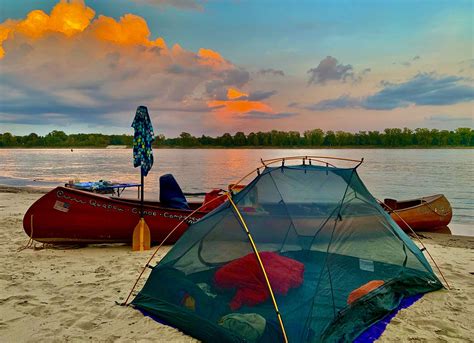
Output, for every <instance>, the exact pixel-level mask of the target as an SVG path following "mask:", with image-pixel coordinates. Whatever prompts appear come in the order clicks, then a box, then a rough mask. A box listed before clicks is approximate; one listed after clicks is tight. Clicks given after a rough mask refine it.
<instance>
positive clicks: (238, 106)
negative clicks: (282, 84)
mask: <svg viewBox="0 0 474 343" xmlns="http://www.w3.org/2000/svg"><path fill="white" fill-rule="evenodd" d="M246 96H248V94H246V93H243V92H241V91H239V90H238V89H235V88H229V89H227V99H228V100H212V101H208V102H207V105H208V106H209V108H211V109H212V111H213V112H215V113H218V114H221V115H227V116H228V115H233V114H245V113H248V112H252V111H257V112H264V113H269V114H271V113H273V110H272V108H271V107H270V106H269V105H267V104H266V103H264V102H262V101H252V100H239V99H240V98H242V97H246Z"/></svg>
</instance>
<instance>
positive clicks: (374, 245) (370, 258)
mask: <svg viewBox="0 0 474 343" xmlns="http://www.w3.org/2000/svg"><path fill="white" fill-rule="evenodd" d="M300 161H301V160H300ZM273 162H275V160H273ZM286 162H287V163H286V164H287V165H285V160H281V163H280V162H279V163H278V165H276V166H275V165H274V164H273V165H266V166H265V168H262V170H261V171H260V172H259V173H258V175H257V176H256V177H255V179H254V180H253V181H251V182H250V183H249V184H248V185H247V186H246V187H245V188H244V189H243V190H242V191H240V192H239V193H237V194H234V195H232V197H231V201H227V202H226V203H224V204H223V205H221V206H220V207H218V208H217V209H215V210H214V211H213V212H211V213H210V214H208V215H207V216H206V217H204V218H203V219H201V220H200V221H199V222H197V223H195V224H193V225H191V226H190V227H189V229H188V230H187V231H186V233H185V234H184V235H183V236H182V237H181V239H180V240H179V241H178V242H177V243H176V245H175V246H174V247H173V248H172V249H171V250H170V251H169V253H168V254H167V255H166V256H165V257H164V258H163V259H162V260H161V261H160V263H159V264H157V265H156V266H155V267H153V270H152V272H151V274H150V276H149V278H148V280H147V282H146V284H145V286H144V287H143V289H142V290H141V291H140V292H139V294H138V295H137V296H136V298H135V299H134V300H133V302H132V305H133V306H134V307H135V308H137V309H140V310H141V311H143V312H145V313H147V314H149V315H151V316H152V317H154V318H157V319H158V320H159V321H162V322H165V323H167V324H170V325H172V326H174V327H176V328H178V329H180V330H181V331H183V332H185V333H187V334H189V335H191V336H194V337H196V338H198V339H200V340H202V341H212V342H226V341H246V342H277V341H285V340H287V341H290V342H321V341H329V342H332V341H335V342H339V341H350V340H352V339H354V338H355V337H357V336H358V335H359V334H360V333H361V332H362V331H364V330H365V329H367V328H368V327H370V326H371V325H372V324H373V323H375V322H377V321H378V320H379V319H381V318H382V317H384V316H385V315H386V314H387V313H389V312H390V311H392V310H394V309H395V308H397V307H398V305H399V304H400V302H401V301H402V300H403V299H404V298H407V297H410V296H413V295H416V294H420V293H426V292H430V291H434V290H437V289H440V288H442V287H443V286H442V284H441V282H440V281H439V280H438V278H437V277H436V276H435V274H434V273H433V271H432V269H431V267H430V265H429V263H428V262H427V260H426V259H425V258H424V256H423V254H422V252H421V251H420V250H419V248H418V247H417V246H416V245H415V244H414V243H413V242H412V241H411V240H410V238H409V237H408V236H407V235H406V234H405V233H404V232H403V231H402V230H401V229H400V228H399V227H398V226H397V224H395V222H394V221H393V220H392V219H391V218H390V216H389V215H387V214H386V213H385V212H384V211H383V209H382V208H381V207H380V205H379V204H378V203H377V201H376V199H374V197H373V196H372V195H371V194H370V192H369V191H368V190H367V188H366V187H365V185H364V184H363V183H362V181H361V179H360V178H359V175H358V174H357V171H356V169H357V166H356V167H353V168H337V167H335V166H333V165H332V164H329V163H325V164H324V165H316V162H315V161H314V160H312V159H311V158H305V159H303V164H302V165H296V166H295V165H289V164H288V160H287V161H286ZM311 162H312V163H311Z"/></svg>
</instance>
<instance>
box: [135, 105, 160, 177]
mask: <svg viewBox="0 0 474 343" xmlns="http://www.w3.org/2000/svg"><path fill="white" fill-rule="evenodd" d="M132 127H133V128H134V129H135V134H134V136H133V166H134V167H135V168H136V167H138V166H141V170H142V173H143V176H147V175H148V172H149V171H150V169H151V167H152V166H153V152H152V150H151V143H153V141H154V140H155V137H154V133H153V125H152V124H151V120H150V116H149V115H148V108H146V106H138V108H137V113H136V114H135V119H133V123H132Z"/></svg>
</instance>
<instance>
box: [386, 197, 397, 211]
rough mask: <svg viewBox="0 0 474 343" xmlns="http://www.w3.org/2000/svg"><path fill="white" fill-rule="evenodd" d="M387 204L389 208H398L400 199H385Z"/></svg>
mask: <svg viewBox="0 0 474 343" xmlns="http://www.w3.org/2000/svg"><path fill="white" fill-rule="evenodd" d="M383 202H384V204H385V205H387V207H388V209H389V210H397V209H398V201H397V200H395V199H383Z"/></svg>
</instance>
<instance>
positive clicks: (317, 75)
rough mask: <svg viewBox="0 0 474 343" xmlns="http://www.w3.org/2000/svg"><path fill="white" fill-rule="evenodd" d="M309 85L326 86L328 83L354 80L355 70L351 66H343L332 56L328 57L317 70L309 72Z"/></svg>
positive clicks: (320, 63) (312, 69)
mask: <svg viewBox="0 0 474 343" xmlns="http://www.w3.org/2000/svg"><path fill="white" fill-rule="evenodd" d="M307 73H308V74H309V80H308V84H314V85H316V84H324V83H326V82H327V81H342V82H345V81H346V80H347V79H351V80H352V79H353V78H354V70H353V68H352V66H351V65H350V64H346V65H343V64H342V63H338V60H337V59H336V58H334V57H332V56H327V57H326V58H325V59H323V60H322V61H321V62H319V65H318V66H317V67H316V68H311V69H310V70H308V71H307Z"/></svg>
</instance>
